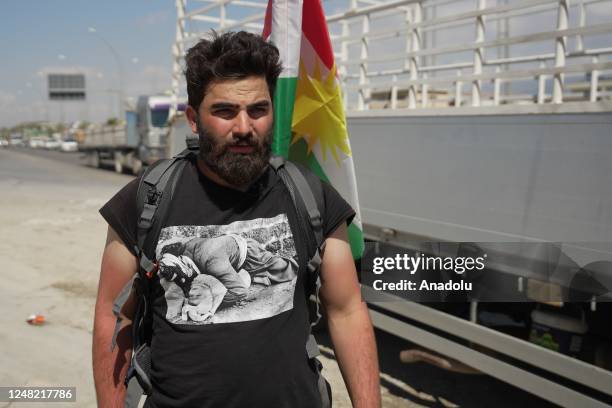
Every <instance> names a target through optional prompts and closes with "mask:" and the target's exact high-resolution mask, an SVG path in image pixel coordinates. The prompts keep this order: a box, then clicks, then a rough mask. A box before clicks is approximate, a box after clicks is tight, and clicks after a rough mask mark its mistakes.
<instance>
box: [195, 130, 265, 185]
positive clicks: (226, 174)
mask: <svg viewBox="0 0 612 408" xmlns="http://www.w3.org/2000/svg"><path fill="white" fill-rule="evenodd" d="M196 125H197V127H198V136H199V139H200V154H199V156H200V158H201V159H202V161H204V163H205V164H206V165H207V166H208V167H209V168H210V169H211V170H212V171H213V172H214V173H215V174H217V175H218V176H219V177H221V178H222V179H223V180H225V181H226V182H228V183H229V184H231V185H233V186H236V187H242V186H246V185H248V184H250V183H251V182H253V181H255V179H257V177H259V176H260V175H261V174H262V172H263V170H264V169H265V167H266V166H267V165H268V162H269V160H270V155H271V152H272V146H271V145H272V140H271V139H272V130H270V133H268V134H267V135H265V137H264V138H263V140H262V141H261V142H258V141H257V140H255V139H254V137H253V135H252V134H249V135H246V136H244V137H239V138H238V140H235V141H232V142H230V143H223V142H219V141H218V140H216V139H215V137H214V136H212V135H211V134H210V133H209V132H207V131H206V129H204V127H203V126H202V125H201V123H200V121H199V119H198V120H197V121H196ZM234 145H240V146H253V151H252V152H251V153H249V154H242V153H236V152H232V151H230V150H229V147H230V146H234Z"/></svg>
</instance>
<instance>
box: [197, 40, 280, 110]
mask: <svg viewBox="0 0 612 408" xmlns="http://www.w3.org/2000/svg"><path fill="white" fill-rule="evenodd" d="M185 63H186V69H185V79H186V82H187V96H188V98H189V100H188V102H189V105H190V106H191V107H192V108H194V109H195V110H196V111H197V110H198V109H199V107H200V104H201V103H202V99H204V93H205V92H206V90H207V87H208V85H209V84H210V83H211V82H213V81H217V80H224V79H241V78H246V77H248V76H253V75H254V76H265V78H266V82H267V83H268V90H269V91H270V97H273V96H274V89H275V87H276V80H277V79H278V76H279V75H280V73H281V71H282V65H281V63H280V61H279V53H278V49H277V48H276V47H275V46H274V45H273V44H272V43H269V42H266V41H265V40H264V39H263V37H261V36H260V35H257V34H251V33H247V32H246V31H238V32H228V33H224V34H221V35H219V34H217V33H216V32H215V31H213V32H212V37H211V38H210V39H202V40H200V41H199V42H198V43H197V44H196V45H194V46H193V47H191V48H190V49H189V51H187V55H186V56H185Z"/></svg>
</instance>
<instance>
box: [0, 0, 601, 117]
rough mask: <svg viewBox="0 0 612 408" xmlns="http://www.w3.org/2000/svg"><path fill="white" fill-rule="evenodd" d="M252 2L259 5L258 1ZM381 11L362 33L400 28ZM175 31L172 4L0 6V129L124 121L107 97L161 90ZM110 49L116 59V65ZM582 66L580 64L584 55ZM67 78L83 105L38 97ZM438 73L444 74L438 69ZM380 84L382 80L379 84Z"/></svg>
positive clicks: (516, 51) (384, 49) (441, 38)
mask: <svg viewBox="0 0 612 408" xmlns="http://www.w3.org/2000/svg"><path fill="white" fill-rule="evenodd" d="M259 1H260V2H261V3H265V2H264V0H259ZM506 1H509V2H510V3H518V2H520V1H521V0H488V1H487V7H494V6H495V5H496V4H497V5H499V4H505V2H506ZM187 3H188V10H187V11H189V10H193V9H194V8H196V7H201V6H203V5H205V4H203V3H200V2H197V1H194V0H189V1H188V2H187ZM443 3H444V5H442V6H437V8H436V10H437V11H436V13H437V16H438V17H441V16H444V15H452V14H456V13H460V12H464V11H468V10H473V9H474V8H475V7H476V0H452V1H448V2H443ZM349 4H350V0H323V6H324V9H325V12H326V14H327V15H328V16H329V15H332V14H336V13H338V12H340V11H341V10H344V9H346V8H347V7H348V6H349ZM570 4H571V9H570V24H569V25H570V27H576V26H577V25H578V12H577V10H578V4H577V2H571V3H570ZM610 4H612V1H611V0H606V1H601V2H595V3H593V4H590V5H589V6H588V7H587V8H586V10H587V13H586V21H587V24H599V23H611V22H612V7H611V6H610ZM232 7H233V9H232ZM244 11H245V10H243V9H239V10H237V9H236V6H229V7H228V17H229V18H238V19H239V18H244ZM260 11H261V12H263V9H260V10H259V11H258V10H252V9H249V10H248V12H250V13H253V12H260ZM430 12H431V11H430ZM236 13H239V14H240V15H242V17H241V16H240V15H238V14H236ZM426 13H427V10H426ZM391 14H392V15H391V16H390V17H387V18H383V19H378V20H375V19H373V20H372V22H371V29H372V30H374V31H375V30H380V29H388V28H389V27H401V26H402V24H404V20H405V16H404V14H403V13H402V12H398V13H393V12H392V13H391ZM430 17H431V16H430ZM426 18H427V17H426ZM197 24H203V23H194V22H189V23H188V26H187V29H188V30H189V31H194V30H195V31H199V32H203V31H206V30H207V28H208V27H209V25H208V26H207V25H206V24H207V23H206V24H204V25H199V26H198V25H197ZM556 24H557V11H556V9H552V10H548V11H545V12H543V13H539V14H534V15H529V16H526V17H516V18H512V19H511V20H510V21H509V29H508V32H509V33H510V34H509V35H510V36H515V35H524V34H529V33H534V32H540V31H550V30H554V28H555V27H556ZM361 25H362V21H361V18H357V19H355V20H352V22H351V24H350V33H351V34H352V35H355V34H358V33H360V32H361ZM90 27H93V28H95V33H92V32H90V30H89V28H90ZM498 27H499V26H498V24H497V23H495V22H491V21H490V22H489V23H488V24H487V27H486V30H485V39H486V40H492V39H495V38H496V37H497V36H498V32H497V31H498ZM340 28H341V27H340V26H339V24H338V23H336V24H335V25H331V26H330V31H331V32H332V34H340V32H341V30H340ZM175 30H176V9H175V2H174V1H173V0H128V1H126V0H105V1H99V0H19V1H8V0H5V1H0V56H1V57H0V61H1V62H0V64H1V69H0V128H2V127H10V126H13V125H15V124H18V123H20V122H25V121H38V120H48V121H52V122H58V121H62V122H71V121H75V120H87V121H89V122H103V121H105V120H106V119H108V118H110V117H123V115H124V114H123V113H121V112H120V109H119V99H120V98H119V93H118V92H117V90H118V89H119V84H120V83H121V82H122V83H123V84H124V95H125V96H126V97H129V98H132V99H133V100H134V99H135V98H136V97H137V96H139V95H150V94H156V93H161V92H165V91H168V90H169V89H170V86H171V72H172V53H171V49H172V45H173V43H174V39H175ZM473 39H474V26H473V25H471V24H469V25H467V26H464V27H458V28H451V29H442V30H439V31H437V33H436V37H435V38H434V37H432V33H425V34H423V41H424V44H423V45H424V46H429V47H434V48H435V47H440V46H446V45H452V44H461V43H470V42H472V41H473ZM427 44H429V45H427ZM554 45H555V42H554V40H552V41H551V40H547V41H543V42H540V43H530V44H528V45H523V44H519V45H516V46H510V47H509V56H511V57H512V56H525V55H530V54H541V53H552V52H553V51H554ZM575 46H576V39H575V38H569V39H568V50H569V51H571V50H574V49H575ZM585 46H586V47H587V48H606V47H611V46H612V33H608V34H606V35H599V36H593V37H588V38H586V37H585ZM360 47H361V45H360V43H359V42H355V43H354V44H353V45H351V46H349V60H351V59H359V58H360V53H361V51H360ZM338 48H339V47H336V49H335V52H336V53H339V51H340V50H339V49H338ZM405 49H406V45H405V38H403V39H402V38H398V39H389V40H385V41H384V42H376V41H373V42H372V43H370V55H371V56H374V57H376V56H387V55H393V54H398V53H402V52H404V50H405ZM113 51H115V53H116V54H117V56H118V60H117V58H115V55H114V53H113ZM500 52H501V48H499V47H498V49H487V50H486V56H485V57H486V58H498V57H500V56H501V54H499V53H500ZM436 58H437V60H436V61H435V62H436V63H438V64H445V63H454V62H464V61H465V62H470V61H472V60H473V53H472V52H464V53H462V54H461V55H459V54H457V53H455V54H443V55H441V56H440V57H436ZM606 58H607V59H612V55H611V54H609V55H608V56H607V57H606ZM573 62H575V63H580V62H581V61H579V60H574V61H573ZM584 62H590V57H589V59H587V60H586V61H583V63H584ZM396 63H402V61H399V62H396ZM432 63H433V60H432V59H431V58H430V59H427V58H425V59H424V60H423V61H422V64H425V65H427V64H432ZM534 67H535V66H534ZM120 68H121V69H120ZM387 68H392V67H391V66H386V65H385V64H377V63H371V64H370V65H369V69H373V70H384V69H387ZM488 68H490V69H493V68H494V67H488ZM517 68H521V67H517ZM522 68H527V67H526V66H525V67H522ZM358 70H359V66H358V65H351V66H350V67H349V69H348V74H349V75H351V74H352V75H353V76H355V74H358ZM67 71H77V72H80V73H84V74H85V76H86V87H87V100H86V101H85V102H57V101H47V100H45V99H44V96H45V95H46V93H47V84H46V75H47V74H48V73H61V72H67ZM120 72H122V74H121V75H120ZM442 74H444V75H448V74H447V73H446V72H443V73H442ZM451 74H453V73H451ZM432 75H433V74H432ZM404 76H405V75H404ZM383 79H384V80H386V81H388V78H386V79H385V78H383ZM400 80H401V78H400ZM352 81H353V82H355V81H356V80H355V79H353V80H352ZM373 82H376V80H373ZM548 82H550V83H547V87H549V85H550V86H551V85H552V81H550V80H549V81H548ZM489 85H490V84H484V85H483V86H489ZM520 85H521V84H519V83H517V84H516V87H515V88H514V89H517V90H519V91H525V90H528V89H531V90H533V89H532V88H534V87H535V86H536V83H535V81H530V82H529V83H528V84H524V86H523V87H522V88H521V87H520ZM182 86H183V87H184V85H182ZM466 86H469V83H467V84H466ZM513 86H515V85H513ZM523 88H524V89H523ZM182 93H184V91H183V92H182ZM353 93H354V92H353ZM350 95H351V94H350V92H349V96H350Z"/></svg>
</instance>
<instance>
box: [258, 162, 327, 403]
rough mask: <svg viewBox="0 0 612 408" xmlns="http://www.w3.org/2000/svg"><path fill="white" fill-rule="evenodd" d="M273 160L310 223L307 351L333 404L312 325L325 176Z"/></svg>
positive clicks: (300, 212) (318, 286) (323, 398)
mask: <svg viewBox="0 0 612 408" xmlns="http://www.w3.org/2000/svg"><path fill="white" fill-rule="evenodd" d="M270 164H271V165H272V167H273V168H274V169H275V170H276V172H277V173H278V174H279V176H280V177H281V179H282V180H283V182H284V183H285V186H286V187H287V189H288V190H289V193H290V195H291V199H292V201H293V205H294V207H295V209H296V212H297V214H298V218H300V220H298V221H299V222H300V224H302V220H301V219H306V220H307V222H308V223H309V225H310V228H307V229H306V231H305V235H306V236H307V237H308V239H309V246H310V249H311V252H312V249H314V253H313V256H312V257H311V258H310V260H309V261H308V266H307V271H308V275H309V278H310V281H311V282H314V285H315V293H314V295H315V308H316V317H315V320H314V322H311V324H310V327H309V334H308V340H307V341H306V354H307V355H308V359H309V360H310V361H312V363H313V364H314V366H315V369H316V372H317V387H318V390H319V395H320V397H321V406H322V407H323V408H330V407H331V387H330V385H329V383H328V382H327V381H326V380H325V377H323V375H322V373H321V370H322V369H323V365H322V364H321V362H320V361H319V360H318V359H317V358H316V357H317V356H318V355H320V354H321V352H320V351H319V346H318V345H317V340H316V339H315V337H314V335H313V334H312V328H313V327H314V326H315V325H317V323H319V320H320V319H321V313H320V310H319V290H320V289H321V276H320V269H321V261H322V257H323V252H324V251H325V240H324V237H323V217H322V216H321V211H320V210H319V206H318V203H323V186H322V184H321V180H320V179H319V178H318V177H317V176H316V175H314V174H312V173H310V172H306V174H308V175H309V177H308V179H307V178H306V176H305V175H304V174H303V173H302V171H301V170H300V169H299V168H298V166H297V165H296V164H294V163H292V162H290V161H286V160H285V159H284V158H283V157H282V156H274V157H272V158H271V159H270Z"/></svg>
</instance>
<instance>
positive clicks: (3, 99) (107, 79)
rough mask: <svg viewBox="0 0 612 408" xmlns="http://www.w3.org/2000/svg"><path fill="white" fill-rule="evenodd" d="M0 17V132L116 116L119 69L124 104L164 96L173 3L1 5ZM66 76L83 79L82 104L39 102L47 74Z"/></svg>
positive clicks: (27, 1)
mask: <svg viewBox="0 0 612 408" xmlns="http://www.w3.org/2000/svg"><path fill="white" fill-rule="evenodd" d="M0 16H1V17H0V55H1V56H2V57H1V58H0V60H1V61H2V62H1V67H2V68H1V70H0V73H1V74H0V127H7V126H12V125H15V124H17V123H19V122H22V121H29V120H44V119H49V120H51V121H58V120H59V119H60V118H62V117H63V118H64V120H66V121H71V120H75V119H83V118H84V119H86V120H89V121H103V120H105V119H107V118H109V117H113V116H117V112H118V106H117V105H118V99H119V98H118V93H117V92H116V90H117V89H118V83H119V82H120V75H119V72H120V70H119V66H121V67H122V68H123V69H122V71H123V83H124V84H125V95H126V96H131V97H136V96H138V95H141V94H150V93H157V92H162V91H165V90H168V89H169V88H170V81H171V71H172V56H171V47H172V44H173V42H174V37H175V27H176V26H175V25H176V9H175V6H174V2H173V1H169V0H130V1H121V0H105V1H90V0H87V1H77V0H53V1H43V0H38V1H36V0H19V1H2V2H0ZM89 27H93V28H95V30H96V32H95V33H91V32H89V30H88V29H89ZM106 43H108V45H107V44H106ZM109 45H110V47H112V49H114V50H115V51H116V54H117V55H118V57H119V58H118V59H119V61H117V59H116V58H115V57H114V56H113V53H112V51H111V49H110V48H109ZM70 70H77V71H79V72H82V73H85V75H86V87H87V93H88V95H87V101H86V102H48V101H47V102H42V101H41V99H42V98H41V96H43V95H45V94H46V74H47V73H50V72H65V71H70ZM62 105H63V106H62Z"/></svg>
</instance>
